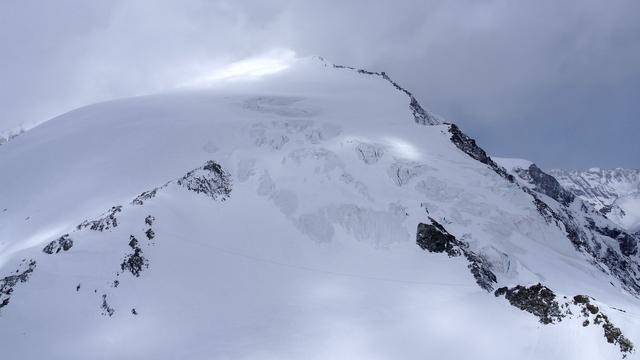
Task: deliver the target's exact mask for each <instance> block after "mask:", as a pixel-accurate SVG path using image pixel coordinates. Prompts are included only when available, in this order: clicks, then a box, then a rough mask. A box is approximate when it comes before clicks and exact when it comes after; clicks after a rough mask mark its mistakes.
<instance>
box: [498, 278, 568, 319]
mask: <svg viewBox="0 0 640 360" xmlns="http://www.w3.org/2000/svg"><path fill="white" fill-rule="evenodd" d="M494 295H495V296H496V297H498V296H504V297H505V298H506V299H507V300H508V301H509V303H510V304H511V305H512V306H515V307H517V308H518V309H520V310H524V311H526V312H529V313H531V314H533V315H535V316H537V317H538V318H539V319H540V322H541V323H543V324H552V323H554V322H559V321H561V320H562V318H563V317H565V316H566V315H565V314H563V313H562V311H561V310H560V305H559V304H558V302H557V301H556V294H554V293H553V291H551V289H549V288H548V287H546V286H543V285H542V284H540V283H538V284H536V285H532V286H530V287H525V286H522V285H518V286H515V287H512V288H507V287H501V288H499V289H498V290H496V291H495V293H494Z"/></svg>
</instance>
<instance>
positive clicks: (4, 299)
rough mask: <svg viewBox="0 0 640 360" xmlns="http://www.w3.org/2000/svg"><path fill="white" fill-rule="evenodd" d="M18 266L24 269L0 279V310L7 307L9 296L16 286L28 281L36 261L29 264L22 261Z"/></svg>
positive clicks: (30, 261)
mask: <svg viewBox="0 0 640 360" xmlns="http://www.w3.org/2000/svg"><path fill="white" fill-rule="evenodd" d="M20 266H21V267H26V268H25V269H24V270H22V272H20V269H18V270H16V273H15V274H13V275H9V276H5V277H3V278H2V279H0V309H2V308H3V307H5V306H7V305H9V301H10V300H11V294H12V293H13V290H14V288H15V287H16V285H18V284H20V283H26V282H27V280H29V277H30V276H31V274H32V273H33V271H34V270H35V268H36V261H35V260H29V262H27V261H26V260H22V262H21V263H20Z"/></svg>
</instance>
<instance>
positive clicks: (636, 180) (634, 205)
mask: <svg viewBox="0 0 640 360" xmlns="http://www.w3.org/2000/svg"><path fill="white" fill-rule="evenodd" d="M549 173H550V174H551V175H553V176H554V177H555V178H556V179H558V181H559V182H560V183H561V184H562V186H564V187H565V188H566V189H568V190H569V191H571V192H572V193H574V194H575V195H576V196H578V197H580V198H581V199H583V200H585V201H586V202H588V203H590V204H592V205H593V206H595V207H596V208H597V209H598V210H600V211H601V212H602V213H603V214H605V215H606V216H607V217H608V218H609V219H611V220H612V221H613V222H615V223H617V224H619V225H621V226H623V227H625V228H627V229H629V230H630V231H633V232H636V231H640V170H632V169H620V168H618V169H611V170H607V169H599V168H592V169H589V170H587V171H576V170H571V171H568V170H551V171H550V172H549Z"/></svg>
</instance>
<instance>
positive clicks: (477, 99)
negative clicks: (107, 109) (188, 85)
mask: <svg viewBox="0 0 640 360" xmlns="http://www.w3.org/2000/svg"><path fill="white" fill-rule="evenodd" d="M639 13H640V3H638V2H637V1H632V0H614V1H608V2H603V1H596V0H583V1H577V0H555V1H551V0H540V1H517V2H514V1H506V0H473V1H472V0H460V1H438V0H428V1H371V0H369V1H363V0H353V1H286V0H276V1H258V0H251V1H205V0H186V1H150V0H139V1H102V2H86V1H79V0H78V1H72V0H66V1H56V2H55V4H54V3H53V2H41V1H34V0H26V1H6V2H2V3H0V48H2V51H3V56H2V57H1V58H0V78H2V79H3V81H2V82H3V85H2V87H1V88H0V130H1V129H3V128H7V127H11V126H15V125H17V124H20V123H33V122H37V121H41V120H44V119H46V118H48V117H51V116H53V115H56V114H57V113H59V112H62V111H65V110H68V109H71V108H73V107H76V106H80V105H83V104H86V103H88V102H92V101H98V100H104V99H109V98H113V97H122V96H131V95H136V94H141V93H148V92H153V91H158V90H161V89H163V88H167V87H171V86H173V85H175V84H176V83H179V82H181V81H183V80H185V79H188V78H190V77H193V76H195V75H196V74H197V73H198V72H199V71H203V69H205V68H207V67H214V66H216V65H220V64H224V63H227V62H229V61H233V60H237V59H241V58H243V57H246V56H251V55H255V54H259V53H262V52H265V51H268V50H270V49H273V48H291V49H293V50H295V51H296V52H297V53H298V54H300V55H303V56H304V55H323V56H325V57H326V58H328V59H331V60H333V61H335V62H340V63H345V64H351V65H354V66H361V67H367V68H371V69H374V70H384V71H387V72H388V73H390V74H392V75H393V76H394V78H396V79H397V80H398V81H399V82H401V83H402V84H403V85H404V86H406V87H407V88H410V89H412V90H413V91H414V92H415V93H416V94H417V95H418V97H419V98H420V99H421V102H422V103H423V104H424V105H426V106H427V107H429V108H431V109H432V110H433V111H435V112H437V113H439V114H441V115H443V116H444V117H445V118H447V119H449V120H451V121H454V122H457V123H459V124H460V125H461V126H462V127H463V128H464V129H466V131H467V132H469V133H470V134H471V135H473V136H475V137H477V138H478V140H479V141H480V143H481V144H482V145H483V146H484V147H486V148H487V149H488V150H489V151H490V152H492V153H495V154H497V155H500V156H512V157H524V158H529V159H531V160H533V161H536V162H538V163H540V165H541V166H543V167H570V168H571V167H588V166H601V167H613V166H625V167H640V160H639V157H638V154H640V145H638V141H637V138H638V135H637V134H640V121H638V118H639V115H640V104H638V103H639V102H638V101H637V99H636V98H637V94H640V22H638V21H637V19H636V17H637V15H636V14H639Z"/></svg>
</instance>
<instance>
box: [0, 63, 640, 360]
mask: <svg viewBox="0 0 640 360" xmlns="http://www.w3.org/2000/svg"><path fill="white" fill-rule="evenodd" d="M383 74H384V73H373V72H366V71H362V72H361V71H357V70H356V69H349V68H341V67H334V66H332V65H330V64H327V63H324V62H320V61H317V60H311V59H303V60H299V61H296V62H295V63H294V64H292V66H291V67H290V68H288V69H287V70H285V71H282V72H280V73H277V74H272V75H269V76H265V77H264V78H261V79H259V80H255V81H251V82H244V81H236V82H232V83H227V84H225V86H224V88H222V87H218V86H212V87H210V88H206V89H199V90H184V91H180V92H175V93H167V94H162V95H156V96H149V97H139V98H132V99H124V100H119V101H113V102H109V103H102V104H96V105H92V106H89V107H85V108H81V109H78V110H75V111H73V112H70V113H67V114H64V115H62V116H60V117H58V118H56V119H53V120H50V121H48V122H46V123H44V124H42V125H40V126H38V127H36V128H34V129H32V130H30V131H28V132H26V133H25V134H23V135H21V136H20V137H18V138H16V139H14V140H13V141H11V142H9V143H7V144H5V145H3V146H2V147H1V148H0V169H2V170H3V174H6V176H2V177H0V271H1V272H0V289H1V290H2V292H0V304H3V305H2V306H1V309H0V323H2V326H0V339H2V354H3V356H7V358H39V357H42V358H45V357H46V358H49V359H86V358H93V357H95V354H101V355H100V356H102V357H104V358H108V359H127V358H142V359H147V358H148V359H163V358H167V359H170V358H194V359H204V358H206V359H210V358H221V359H222V358H234V359H235V358H247V359H248V358H251V359H274V358H277V359H299V358H311V359H326V358H332V359H335V358H338V359H341V358H351V359H352V358H368V359H397V358H403V359H423V358H425V356H426V357H436V358H469V357H471V356H473V357H474V358H479V359H483V358H486V359H495V358H504V359H507V358H523V359H539V358H549V359H552V358H562V359H582V358H587V357H597V358H600V359H618V358H620V357H621V355H622V354H623V353H621V351H624V354H626V355H629V356H631V357H633V356H636V353H635V352H629V350H630V349H629V348H628V347H627V346H628V345H626V344H627V341H629V340H630V341H635V342H637V339H640V332H639V331H640V326H638V325H640V318H639V316H640V315H638V314H640V307H639V306H638V300H637V297H635V296H634V295H637V292H636V291H635V288H634V285H637V284H636V283H635V281H636V278H635V277H634V276H633V273H632V274H631V275H629V276H628V277H627V278H624V277H622V276H621V274H623V273H621V272H620V270H619V269H618V268H613V267H611V266H612V263H606V262H602V258H600V257H598V256H599V255H600V254H608V256H609V258H608V259H614V260H616V261H624V262H626V264H627V265H628V266H627V269H628V270H627V271H635V269H636V268H637V264H638V262H637V252H636V253H633V252H632V251H630V248H623V247H621V246H620V244H619V243H618V240H616V239H613V238H607V239H608V240H607V239H604V238H601V237H598V238H596V239H595V240H593V243H589V244H587V245H589V248H588V249H589V251H587V250H586V245H585V247H583V248H580V247H578V246H577V245H576V243H575V242H574V241H572V239H571V238H570V236H569V235H570V233H569V230H570V229H568V228H567V227H566V226H565V225H564V223H562V221H559V220H554V219H553V215H556V216H560V215H558V214H561V215H562V216H565V215H566V214H573V215H575V214H576V213H577V212H579V211H582V210H581V209H580V207H579V204H577V203H576V202H574V201H569V204H568V205H566V204H562V203H561V202H562V197H558V199H560V200H559V201H556V200H554V198H552V197H550V195H549V196H548V195H546V194H545V193H547V192H548V193H549V194H551V195H553V194H558V192H553V190H554V189H555V190H557V189H556V188H555V187H554V186H551V187H546V186H545V187H539V188H536V187H532V188H531V189H533V190H531V189H530V188H529V187H527V186H528V185H527V184H526V183H524V182H521V181H520V180H517V179H516V178H515V177H514V176H513V175H512V174H511V173H509V172H508V171H507V170H505V169H504V168H502V167H501V166H500V165H498V163H496V162H494V160H492V159H491V158H490V157H489V156H487V155H486V153H485V152H484V151H483V150H482V149H481V148H479V147H478V146H477V144H475V142H474V141H473V139H471V138H469V137H468V136H466V135H464V134H463V133H462V132H461V131H460V130H459V129H458V128H457V127H456V126H454V125H451V124H443V123H441V121H440V120H439V119H438V118H437V117H435V116H433V115H432V114H430V113H429V112H428V111H427V110H425V109H424V108H423V107H421V106H420V104H418V103H417V100H416V99H415V98H414V97H413V96H412V95H411V94H410V93H408V92H407V91H406V90H404V89H402V88H401V87H400V86H399V85H397V84H396V83H395V82H393V81H391V80H390V78H389V77H388V76H387V75H386V74H384V76H383ZM425 125H430V126H425ZM537 178H538V177H536V179H537ZM539 178H542V179H546V178H545V177H544V176H542V175H541V176H540V177H539ZM552 185H553V184H552ZM538 191H541V192H540V193H539V192H538ZM558 191H559V190H558ZM567 201H568V200H567ZM543 204H544V206H543ZM588 216H589V217H590V218H592V219H594V220H593V221H594V223H593V225H590V223H587V222H586V220H581V221H582V222H581V223H579V226H583V227H584V228H585V229H587V227H588V226H593V228H594V229H609V230H610V229H613V228H614V225H613V224H611V223H610V222H608V220H606V219H605V218H602V217H601V216H599V214H598V213H597V212H595V211H594V212H593V213H591V212H589V213H588ZM574 218H575V216H574ZM561 220H565V219H564V218H562V219H561ZM572 224H573V223H572ZM587 230H588V231H590V232H588V234H592V233H591V231H596V230H589V229H587ZM587 230H585V232H584V233H585V234H587V232H586V231H587ZM618 235H619V234H618ZM585 236H586V235H585ZM579 239H582V237H579ZM594 244H597V246H598V248H597V252H596V250H594V249H593V248H594V247H595V246H596V245H594ZM624 249H627V250H624ZM616 264H617V263H616ZM537 283H543V284H544V286H542V285H540V286H538V285H535V284H537ZM531 285H533V286H531ZM518 286H520V287H518ZM499 287H501V288H500V291H498V292H496V296H503V295H504V297H505V298H504V299H503V298H497V297H496V296H494V295H493V294H492V292H493V291H494V290H498V288H499ZM523 294H525V295H526V294H532V295H531V296H529V295H527V296H524V295H523ZM578 294H587V295H589V296H591V297H593V298H595V299H591V300H589V301H588V303H589V304H590V305H593V306H597V307H598V311H597V312H588V311H586V310H585V313H582V312H581V310H580V309H586V305H584V304H585V303H584V302H572V301H571V299H572V298H573V296H574V295H578ZM536 296H538V298H536ZM565 296H566V298H565ZM580 299H582V298H580ZM556 303H557V304H556ZM509 304H514V305H513V306H511V305H509ZM541 304H542V305H541ZM581 304H582V305H581ZM556 305H557V309H558V310H557V311H556ZM580 306H582V307H580ZM549 308H552V309H553V314H551V315H553V316H545V317H539V318H538V316H539V314H542V315H545V313H546V312H548V311H547V310H548V309H549ZM521 310H524V311H521ZM529 313H531V314H529ZM605 313H606V316H607V318H606V319H607V320H606V322H605V321H604V320H602V319H604V318H603V317H602V316H603V315H601V314H605ZM532 314H533V315H532ZM571 314H573V315H571ZM547 315H548V314H547ZM598 316H600V318H599V319H600V320H598V321H599V322H596V318H597V317H598ZM548 319H550V320H549V321H547V320H548ZM561 319H564V320H562V321H561ZM543 320H544V321H543ZM586 320H589V321H590V324H591V325H588V326H584V327H583V324H584V322H585V321H586ZM541 322H542V323H547V322H551V323H553V324H551V325H548V326H540V323H541ZM605 325H606V326H605ZM52 328H55V329H56V330H55V331H52ZM607 329H608V330H607ZM607 331H608V332H607ZM618 332H620V333H621V334H624V337H621V336H622V335H620V336H617V337H616V336H615V335H616V334H618ZM603 334H604V335H603ZM607 334H609V335H607ZM611 334H613V335H611ZM618 335H619V334H618ZM609 337H611V343H608V342H607V341H608V339H609ZM505 339H509V340H508V341H505Z"/></svg>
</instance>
